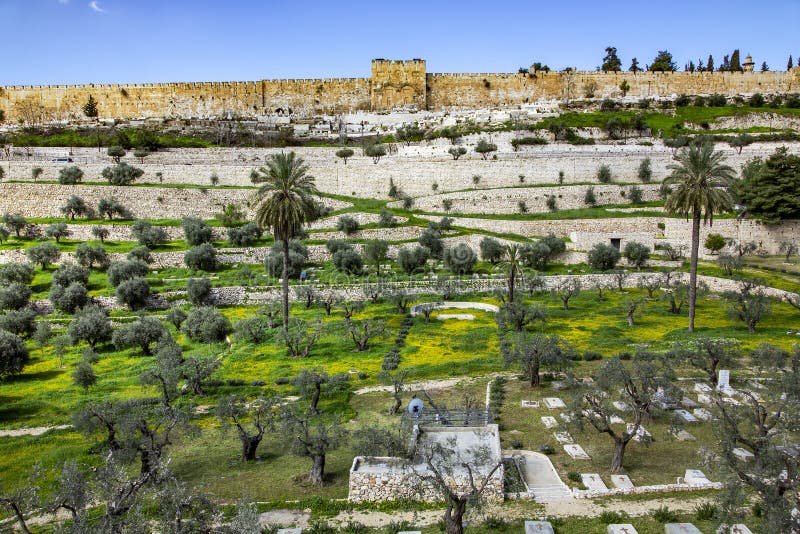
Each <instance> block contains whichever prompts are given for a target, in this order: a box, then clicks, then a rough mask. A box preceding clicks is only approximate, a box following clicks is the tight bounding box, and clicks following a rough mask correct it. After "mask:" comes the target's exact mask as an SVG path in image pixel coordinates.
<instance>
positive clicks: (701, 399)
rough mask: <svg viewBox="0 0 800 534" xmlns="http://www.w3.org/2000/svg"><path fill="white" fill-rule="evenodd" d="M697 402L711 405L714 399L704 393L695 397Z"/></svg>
mask: <svg viewBox="0 0 800 534" xmlns="http://www.w3.org/2000/svg"><path fill="white" fill-rule="evenodd" d="M697 402H699V403H700V404H711V403H712V402H714V399H712V398H711V395H706V394H705V393H701V394H699V395H698V396H697Z"/></svg>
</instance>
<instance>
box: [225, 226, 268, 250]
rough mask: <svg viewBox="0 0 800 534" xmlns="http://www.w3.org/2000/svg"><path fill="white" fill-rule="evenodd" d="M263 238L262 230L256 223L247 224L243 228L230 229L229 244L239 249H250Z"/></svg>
mask: <svg viewBox="0 0 800 534" xmlns="http://www.w3.org/2000/svg"><path fill="white" fill-rule="evenodd" d="M260 237H261V228H259V227H258V225H257V224H256V223H247V224H245V225H244V226H242V227H241V228H229V229H228V242H229V243H230V244H231V245H234V246H237V247H249V246H252V245H253V243H255V241H256V239H258V238H260Z"/></svg>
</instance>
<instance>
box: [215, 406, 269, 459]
mask: <svg viewBox="0 0 800 534" xmlns="http://www.w3.org/2000/svg"><path fill="white" fill-rule="evenodd" d="M280 402H281V399H280V398H279V397H275V396H270V397H265V396H263V395H262V396H260V397H258V398H257V399H254V400H251V401H247V399H245V398H244V397H238V396H234V395H231V396H228V397H222V398H220V399H219V404H217V418H218V419H219V421H220V424H221V427H220V428H221V429H222V430H223V431H225V430H227V429H230V428H231V427H233V428H235V429H236V434H237V435H238V436H239V441H241V444H242V461H243V462H253V461H255V459H256V452H257V451H258V446H259V445H260V444H261V441H262V440H263V439H264V433H265V432H267V431H270V432H272V431H274V430H275V428H276V423H277V408H278V406H279V405H280Z"/></svg>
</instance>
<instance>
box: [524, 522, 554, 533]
mask: <svg viewBox="0 0 800 534" xmlns="http://www.w3.org/2000/svg"><path fill="white" fill-rule="evenodd" d="M555 532H556V531H555V530H553V524H552V523H550V521H525V534H555Z"/></svg>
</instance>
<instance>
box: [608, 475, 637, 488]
mask: <svg viewBox="0 0 800 534" xmlns="http://www.w3.org/2000/svg"><path fill="white" fill-rule="evenodd" d="M611 483H612V484H614V487H616V488H621V489H633V488H634V487H635V486H634V485H633V482H631V479H630V477H629V476H628V475H611Z"/></svg>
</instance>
